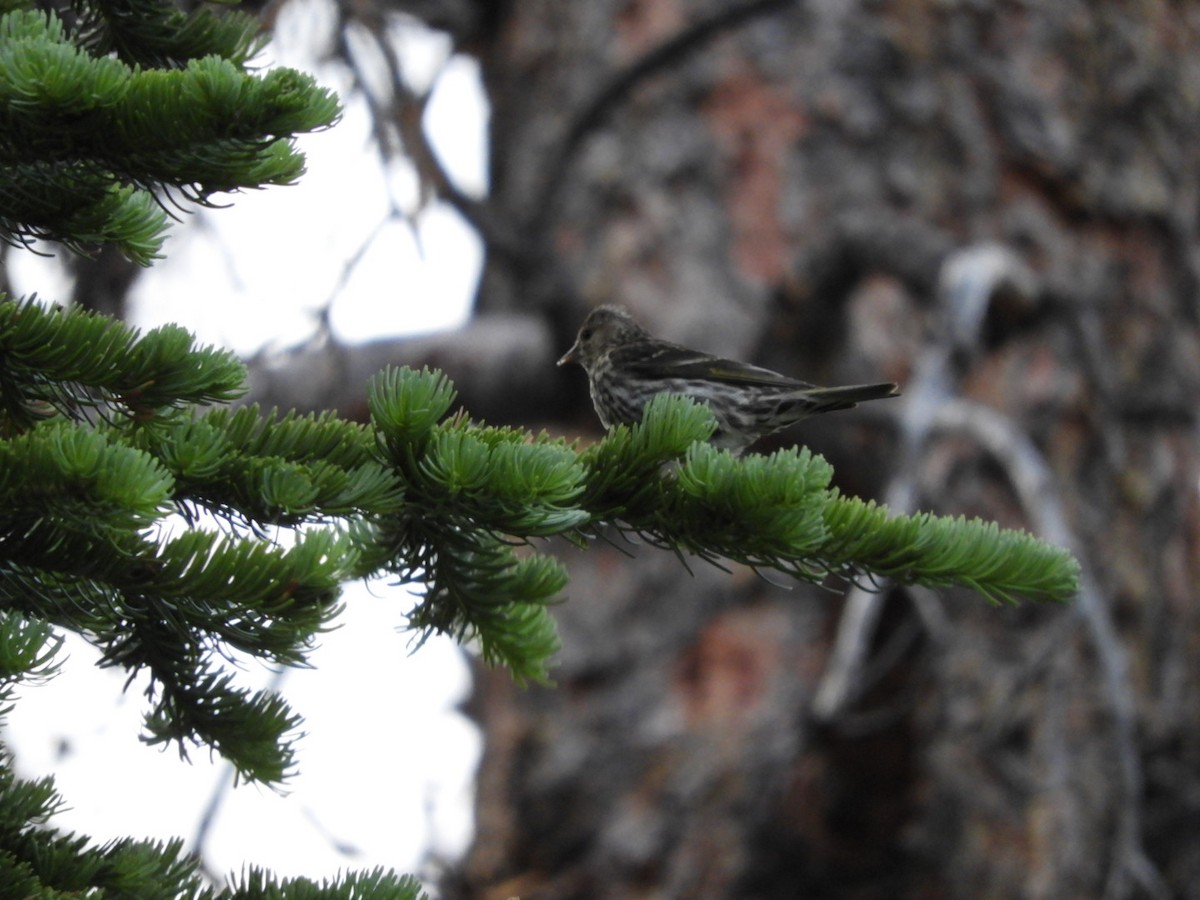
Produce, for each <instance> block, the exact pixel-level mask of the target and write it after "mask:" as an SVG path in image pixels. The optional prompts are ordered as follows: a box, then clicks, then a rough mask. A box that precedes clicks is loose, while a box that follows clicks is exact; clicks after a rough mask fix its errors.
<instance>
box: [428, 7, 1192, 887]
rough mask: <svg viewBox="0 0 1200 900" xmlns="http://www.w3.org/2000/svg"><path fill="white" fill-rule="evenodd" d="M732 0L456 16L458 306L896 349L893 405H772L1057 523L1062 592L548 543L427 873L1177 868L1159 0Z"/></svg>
mask: <svg viewBox="0 0 1200 900" xmlns="http://www.w3.org/2000/svg"><path fill="white" fill-rule="evenodd" d="M729 6H730V5H729V4H726V3H717V2H711V3H704V2H695V3H686V4H685V3H680V2H678V0H674V2H673V0H638V2H591V3H587V4H559V3H550V2H546V0H516V2H512V3H510V4H507V5H506V6H505V7H504V10H505V14H504V15H503V16H502V17H500V18H499V19H498V20H497V21H495V22H493V26H494V27H493V30H491V31H489V32H487V33H486V34H480V33H476V34H474V35H473V42H472V43H471V44H470V46H471V48H472V50H473V52H477V53H479V55H480V57H481V59H482V61H483V65H484V72H485V78H486V84H487V88H488V90H489V92H490V96H491V100H492V103H493V120H492V135H493V141H494V143H493V176H492V189H493V193H492V197H490V198H489V201H488V203H487V205H486V209H484V210H481V211H480V221H485V222H486V228H488V229H490V230H491V232H492V234H493V235H495V236H496V239H497V245H499V249H497V250H496V252H494V253H493V254H492V257H491V260H490V264H489V268H488V272H487V275H486V278H485V283H484V288H483V290H482V292H481V297H480V307H481V309H486V310H517V309H525V310H531V311H534V312H535V313H537V314H539V315H542V316H544V318H545V321H546V322H547V323H549V326H550V327H551V329H552V331H553V333H554V335H555V338H556V341H557V344H558V346H560V347H561V346H566V344H567V343H568V342H569V338H570V333H571V330H572V329H573V328H574V327H575V326H576V324H577V322H578V320H579V319H580V318H581V316H582V313H583V310H584V308H585V307H586V306H587V305H589V304H592V303H597V302H614V301H616V302H622V303H624V304H626V305H627V306H629V307H631V308H632V309H633V310H634V311H635V312H636V313H637V314H638V315H639V316H640V317H641V318H642V319H643V320H644V321H645V322H646V323H647V324H648V325H650V326H651V327H652V328H653V329H654V330H657V331H658V332H660V333H662V334H664V335H666V336H669V337H670V338H672V339H675V340H679V341H682V342H685V343H692V344H695V345H699V346H703V347H705V348H706V349H710V350H714V351H720V352H722V353H727V354H733V355H736V356H740V357H743V358H752V359H755V360H756V361H758V362H761V363H764V364H767V365H770V366H772V367H775V368H779V369H783V370H786V371H790V372H794V373H796V374H797V375H801V376H803V377H806V378H809V379H811V380H816V381H825V382H834V381H838V380H843V379H845V380H852V379H858V378H864V377H870V378H875V377H885V378H892V379H896V380H898V381H900V382H901V383H903V384H905V385H907V386H908V387H909V389H910V391H909V392H910V395H912V394H916V395H918V397H919V398H921V399H922V400H923V401H924V402H925V404H926V405H925V407H924V408H914V405H913V397H912V396H910V405H909V406H908V407H905V408H903V409H897V410H896V411H895V415H894V416H890V415H889V414H887V413H882V412H881V413H876V414H874V415H872V414H868V413H867V412H866V411H865V410H864V411H861V412H854V413H848V414H839V416H837V417H828V418H827V420H822V421H819V422H813V423H810V424H806V425H805V426H802V430H801V431H800V432H799V433H798V434H797V435H793V437H797V438H799V439H800V440H803V441H805V442H806V443H809V444H810V445H812V446H814V447H815V448H816V449H819V450H821V451H823V452H825V453H827V454H828V455H829V457H830V458H831V461H833V463H834V465H835V466H836V467H837V470H838V475H839V479H840V480H841V483H842V484H843V485H844V486H845V487H846V489H847V490H850V491H853V492H855V493H861V494H875V495H878V496H884V495H886V496H888V497H890V498H892V499H893V500H894V501H896V502H898V503H899V504H900V505H911V506H913V507H916V508H922V509H934V510H938V511H941V512H948V513H959V512H962V513H966V514H970V515H974V514H978V515H981V516H984V517H987V518H991V519H995V520H998V521H999V522H1001V523H1002V524H1005V525H1016V526H1025V527H1030V528H1036V529H1040V530H1042V531H1043V532H1045V533H1047V534H1048V535H1050V536H1051V537H1053V538H1054V539H1056V540H1063V541H1067V542H1070V543H1071V545H1072V546H1073V547H1074V548H1075V549H1076V551H1077V552H1078V554H1079V556H1080V558H1081V560H1082V562H1083V564H1084V566H1085V572H1086V578H1085V591H1084V594H1083V596H1081V598H1080V600H1079V601H1078V602H1077V603H1076V604H1074V605H1073V606H1071V607H1069V608H1062V609H1060V608H1035V607H1019V608H1014V609H993V608H989V607H987V606H986V605H984V604H982V603H981V601H980V600H979V599H978V598H977V597H975V596H973V595H971V594H970V593H969V592H947V593H944V594H941V595H938V596H931V595H926V594H920V593H914V592H907V591H888V592H887V593H886V594H885V595H884V599H883V601H882V604H881V605H880V604H872V603H871V601H870V600H869V599H864V598H862V597H858V596H853V595H852V596H851V597H850V598H849V599H845V598H843V597H841V596H840V595H838V594H832V593H822V592H820V591H812V590H808V589H805V588H796V589H793V590H787V589H785V588H781V587H776V586H773V585H769V584H766V583H764V582H762V581H760V580H757V579H756V578H754V577H752V576H750V575H748V574H747V573H744V572H740V571H735V572H734V573H733V574H726V573H723V572H720V571H716V570H713V569H710V568H707V567H704V566H702V565H701V566H700V567H699V568H696V569H695V571H694V573H693V574H691V575H689V574H688V573H687V572H686V571H685V570H684V569H683V568H682V566H681V565H680V563H679V562H678V561H677V560H675V559H672V558H670V557H669V556H667V555H665V554H662V553H660V552H657V551H653V550H651V549H649V548H635V549H634V550H633V551H632V553H633V557H634V558H632V559H631V558H628V557H627V556H626V555H624V553H623V552H622V548H619V547H611V546H606V545H603V544H600V545H597V546H595V547H593V548H592V549H590V550H589V551H588V552H586V553H579V552H577V551H574V550H566V551H564V553H565V556H566V558H567V559H568V560H569V562H570V566H571V571H572V583H571V587H570V592H569V600H568V602H567V603H565V604H564V605H563V606H562V607H561V608H560V610H559V621H560V623H561V628H562V633H563V639H564V648H563V652H562V660H561V665H560V667H559V669H558V670H557V673H556V674H557V681H558V685H557V687H556V688H554V689H542V688H537V689H532V690H519V689H516V688H514V687H513V686H512V685H511V684H510V682H509V681H508V677H507V676H506V675H505V674H504V673H490V672H481V673H480V682H479V688H478V693H477V697H476V701H475V703H474V709H475V711H476V714H477V715H478V717H479V720H480V723H481V725H482V727H483V728H484V731H485V734H486V736H487V742H488V744H487V747H488V749H487V753H486V756H485V760H484V763H483V768H482V771H481V773H480V784H479V796H478V835H477V839H476V844H475V847H474V849H473V850H472V852H471V854H470V856H469V858H468V859H467V860H466V861H465V863H464V864H463V866H462V867H461V869H460V870H459V871H458V872H456V873H455V875H454V876H453V877H451V878H448V879H447V881H446V883H445V885H444V887H445V889H446V891H447V894H448V896H452V897H479V898H484V897H487V898H490V897H506V896H512V895H519V896H521V897H525V898H556V897H563V898H566V897H579V898H585V897H587V898H592V897H636V896H661V897H714V898H716V897H756V898H757V897H797V896H811V897H895V896H929V897H964V898H965V897H1047V898H1049V897H1053V898H1060V897H1080V898H1083V897H1098V896H1110V897H1134V896H1160V897H1166V896H1181V897H1182V896H1191V895H1193V892H1194V891H1195V887H1194V885H1195V884H1196V883H1197V879H1198V876H1200V849H1198V848H1200V842H1197V841H1196V840H1195V835H1196V834H1197V833H1200V830H1198V829H1200V800H1198V799H1197V798H1200V779H1198V777H1197V775H1196V773H1197V771H1200V768H1198V766H1200V720H1198V719H1197V717H1196V716H1195V713H1194V710H1195V709H1196V708H1197V702H1198V701H1200V672H1198V670H1197V667H1196V666H1195V664H1194V663H1193V662H1192V660H1193V657H1194V653H1195V649H1196V646H1197V644H1198V643H1200V616H1198V614H1197V606H1196V604H1195V602H1194V600H1195V585H1196V583H1197V574H1198V570H1200V559H1198V557H1200V534H1198V526H1200V517H1198V513H1200V509H1198V506H1197V495H1196V484H1197V474H1198V471H1200V467H1198V462H1200V460H1198V455H1200V454H1198V452H1197V446H1196V440H1195V438H1196V404H1195V401H1194V397H1195V396H1196V391H1197V382H1198V381H1200V354H1198V353H1197V350H1198V347H1197V327H1196V326H1197V315H1196V313H1197V305H1196V299H1195V298H1196V290H1197V283H1198V281H1200V278H1198V272H1200V254H1197V252H1196V249H1195V248H1196V247H1197V246H1200V240H1198V239H1200V235H1198V234H1197V229H1198V227H1200V219H1198V216H1197V212H1198V209H1200V204H1198V202H1197V201H1198V199H1200V195H1198V191H1197V178H1198V177H1200V175H1198V173H1200V166H1198V165H1197V161H1198V160H1197V155H1196V149H1195V148H1196V147H1197V146H1198V144H1197V139H1198V138H1200V103H1198V101H1197V97H1200V66H1198V65H1197V63H1196V61H1195V60H1196V59H1200V55H1198V51H1200V28H1198V23H1197V16H1196V12H1195V10H1193V9H1191V8H1190V7H1187V6H1185V5H1179V4H1166V3H1162V4H1141V5H1137V6H1135V7H1131V6H1129V5H1128V4H1121V3H1116V2H1106V3H1105V2H1102V3H1087V4H1085V3H1081V2H1080V3H1075V2H1069V3H1055V4H1039V5H1032V4H1002V3H991V2H982V3H970V4H966V3H962V4H945V3H932V2H916V3H905V4H853V3H850V4H815V3H814V4H778V3H758V4H753V6H754V7H755V8H754V10H753V15H746V16H742V17H740V18H738V17H737V16H734V15H732V14H731V13H730V10H729ZM722 16H725V17H728V20H727V21H726V22H724V23H722V24H721V27H711V23H712V22H715V21H717V19H716V18H714V17H722ZM971 302H978V303H979V304H980V306H979V307H978V309H977V313H978V315H977V316H975V317H972V315H970V314H969V312H970V311H969V310H967V309H965V306H966V305H967V304H969V303H971ZM547 377H548V378H550V377H553V376H550V375H548V376H547ZM581 382H582V378H580V377H576V378H575V383H574V385H573V387H572V390H573V391H574V392H575V397H576V400H577V407H576V408H577V409H578V415H576V416H574V417H573V422H569V423H565V424H568V425H576V426H578V427H587V423H588V422H590V421H591V413H590V410H589V409H588V407H587V403H586V399H585V398H584V396H583V394H582V387H581ZM846 648H849V649H850V652H848V653H845V654H843V653H842V651H843V650H846ZM855 648H857V655H856V652H855ZM834 676H836V679H837V680H836V684H833V686H832V687H831V684H832V682H831V679H832V678H834Z"/></svg>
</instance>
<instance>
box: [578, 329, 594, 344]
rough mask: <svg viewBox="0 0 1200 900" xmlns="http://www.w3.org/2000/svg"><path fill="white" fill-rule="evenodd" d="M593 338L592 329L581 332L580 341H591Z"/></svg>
mask: <svg viewBox="0 0 1200 900" xmlns="http://www.w3.org/2000/svg"><path fill="white" fill-rule="evenodd" d="M591 337H592V329H590V328H585V329H583V331H581V332H579V339H580V340H582V341H586V340H590V339H591Z"/></svg>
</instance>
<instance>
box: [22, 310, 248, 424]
mask: <svg viewBox="0 0 1200 900" xmlns="http://www.w3.org/2000/svg"><path fill="white" fill-rule="evenodd" d="M244 381H245V367H244V366H243V365H242V363H241V362H240V361H239V360H238V359H237V358H236V357H234V356H233V354H231V353H229V352H228V351H224V350H217V349H215V348H213V347H207V346H199V345H197V344H196V341H195V338H193V337H192V335H191V334H190V333H189V332H188V331H186V330H185V329H183V328H180V327H178V326H175V325H168V326H164V327H162V328H156V329H153V330H151V331H149V332H147V333H145V334H141V333H140V332H139V331H137V330H136V329H133V328H130V327H129V326H127V325H125V324H123V323H121V322H118V321H115V320H113V319H109V318H107V317H105V316H100V315H96V314H94V313H90V312H87V311H85V310H71V311H63V310H58V309H47V308H45V307H43V306H41V305H39V304H37V303H34V302H32V301H21V302H12V301H8V300H6V298H5V297H4V295H3V294H0V388H2V390H0V415H3V416H4V418H5V419H7V420H8V422H9V423H10V424H9V426H8V428H9V430H12V429H13V428H22V427H28V426H29V425H32V424H33V423H35V422H37V421H40V420H41V419H42V418H44V417H45V416H44V412H43V411H42V407H43V406H44V405H48V406H49V407H51V408H52V409H54V410H56V411H57V412H58V413H59V414H61V415H63V416H68V417H72V418H74V417H76V416H78V414H79V411H80V410H81V409H83V408H91V409H99V410H101V411H102V412H104V413H106V414H109V415H112V414H118V413H119V414H121V415H123V416H127V417H129V418H131V419H133V420H136V421H139V422H142V423H146V424H148V423H150V422H152V421H154V420H155V419H156V418H159V417H162V416H164V415H166V414H167V413H168V412H170V411H172V410H178V409H181V408H183V407H185V406H188V405H189V404H194V403H211V402H221V401H228V400H231V399H233V398H235V397H238V396H240V395H241V394H242V393H243V391H244V389H245V386H244Z"/></svg>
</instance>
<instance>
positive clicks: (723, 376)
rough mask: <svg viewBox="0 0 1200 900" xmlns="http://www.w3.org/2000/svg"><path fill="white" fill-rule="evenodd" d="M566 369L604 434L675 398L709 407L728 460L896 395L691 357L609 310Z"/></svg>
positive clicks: (601, 309)
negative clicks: (821, 416)
mask: <svg viewBox="0 0 1200 900" xmlns="http://www.w3.org/2000/svg"><path fill="white" fill-rule="evenodd" d="M567 363H577V364H578V365H580V366H582V367H583V369H584V371H585V372H586V373H587V376H588V386H589V388H590V390H591V395H592V404H593V406H595V408H596V414H597V415H598V416H599V417H600V421H601V423H602V424H603V425H604V427H605V428H606V429H609V428H612V427H613V426H615V425H631V424H634V423H636V422H639V421H641V418H642V411H643V409H644V408H645V406H646V404H647V403H648V402H650V399H651V398H652V397H655V396H657V395H658V394H664V393H665V394H682V395H683V396H685V397H690V398H691V399H693V400H695V401H698V402H701V403H705V404H707V405H708V408H709V409H710V410H712V413H713V416H714V417H715V418H716V420H717V429H716V431H715V432H714V434H713V436H712V438H711V443H712V444H713V445H715V446H716V447H717V448H718V449H723V450H729V451H730V452H731V453H733V454H734V455H735V456H740V455H741V454H742V453H743V452H744V451H745V450H746V449H747V448H749V447H750V446H751V445H752V444H754V443H755V442H756V441H757V440H758V439H759V438H761V437H764V436H766V435H768V434H772V433H774V432H776V431H779V430H780V429H783V428H786V427H787V426H789V425H792V424H794V423H796V422H799V421H801V420H802V419H806V418H808V417H809V416H813V415H817V414H818V413H826V412H833V411H835V410H840V409H850V408H851V407H853V406H855V405H857V404H858V403H861V402H862V401H864V400H878V399H882V398H885V397H896V396H898V395H899V393H900V392H899V389H898V388H897V386H896V385H895V384H893V383H891V382H880V383H878V384H857V385H849V386H846V387H817V386H816V385H812V384H808V383H807V382H804V381H799V380H797V379H795V378H789V377H788V376H787V375H781V374H780V373H778V372H773V371H771V370H770V369H763V368H760V367H758V366H752V365H750V364H749V363H744V362H738V361H737V360H732V359H723V358H721V357H718V356H713V355H712V354H709V353H704V352H702V351H700V350H691V349H689V348H687V347H683V346H681V345H679V344H672V343H670V342H668V341H664V340H660V339H659V338H656V337H654V336H653V335H652V334H650V332H648V331H646V329H644V328H643V327H642V326H641V325H639V324H638V323H637V321H635V320H634V318H633V317H632V316H631V315H629V313H628V312H626V311H625V310H624V309H621V308H620V307H616V306H598V307H596V308H595V309H593V310H592V311H591V312H590V313H588V315H587V317H586V318H585V319H584V321H583V325H582V326H580V328H579V335H578V337H577V338H576V340H575V343H574V344H573V345H572V346H571V349H570V350H568V351H567V352H566V353H564V354H563V356H562V358H561V359H560V360H559V361H558V365H560V366H563V365H566V364H567Z"/></svg>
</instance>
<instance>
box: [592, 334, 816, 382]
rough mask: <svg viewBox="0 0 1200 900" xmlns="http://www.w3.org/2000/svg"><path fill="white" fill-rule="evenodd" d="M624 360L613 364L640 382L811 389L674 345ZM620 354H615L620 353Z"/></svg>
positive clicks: (746, 365)
mask: <svg viewBox="0 0 1200 900" xmlns="http://www.w3.org/2000/svg"><path fill="white" fill-rule="evenodd" d="M629 349H630V350H633V351H635V352H631V353H629V354H627V355H626V356H625V358H623V359H619V360H615V361H617V362H618V364H619V365H620V366H621V367H622V368H624V369H625V370H626V371H628V372H629V373H630V374H632V375H639V376H641V377H643V378H683V379H696V380H701V379H703V380H708V381H723V382H726V383H729V384H740V385H746V386H759V387H780V388H791V389H805V388H811V387H812V385H810V384H808V383H806V382H803V381H797V380H796V379H795V378H788V377H787V376H785V375H780V374H779V373H778V372H772V371H771V370H770V369H762V368H759V367H758V366H752V365H750V364H749V363H744V362H738V361H737V360H735V359H722V358H720V357H717V356H712V355H711V354H708V353H701V352H700V351H699V350H689V349H688V348H687V347H680V346H679V345H677V344H667V343H665V342H658V343H656V344H655V346H654V347H653V349H649V348H645V347H639V348H629ZM620 352H621V351H617V353H620Z"/></svg>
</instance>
